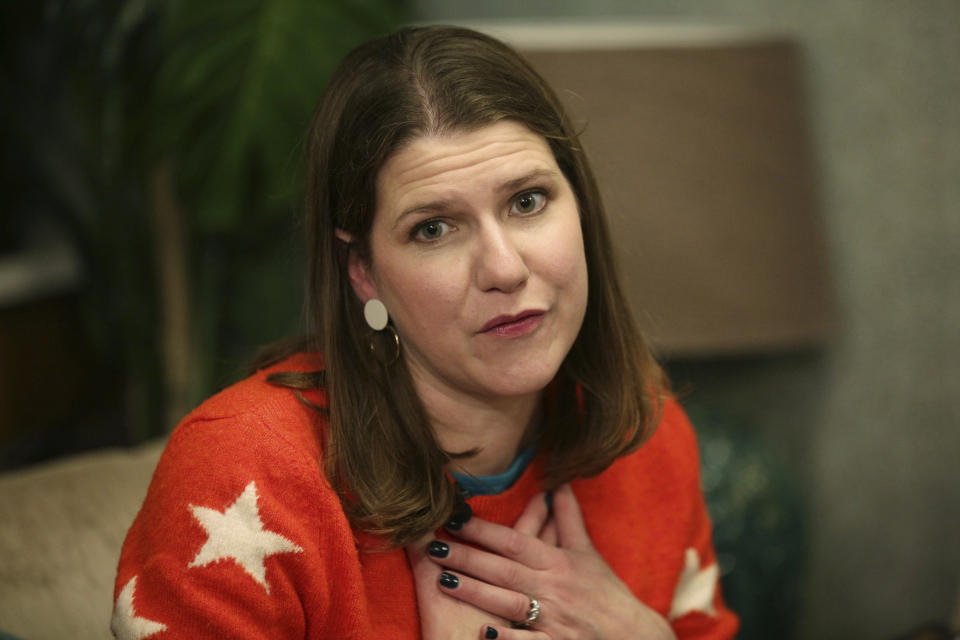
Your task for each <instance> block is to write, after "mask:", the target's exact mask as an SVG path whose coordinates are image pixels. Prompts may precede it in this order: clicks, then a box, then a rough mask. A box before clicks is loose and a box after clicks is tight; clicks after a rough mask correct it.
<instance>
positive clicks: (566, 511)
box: [553, 483, 593, 549]
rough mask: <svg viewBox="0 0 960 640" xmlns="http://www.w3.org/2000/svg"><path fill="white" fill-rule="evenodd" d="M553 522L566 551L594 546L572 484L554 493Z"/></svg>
mask: <svg viewBox="0 0 960 640" xmlns="http://www.w3.org/2000/svg"><path fill="white" fill-rule="evenodd" d="M553 520H554V521H555V522H556V526H557V540H558V542H559V543H560V546H561V547H563V548H566V549H588V548H590V547H592V546H593V544H592V543H591V542H590V536H589V535H588V534H587V528H586V525H584V524H583V514H582V513H581V512H580V503H579V502H577V496H575V495H574V493H573V489H572V488H571V487H570V484H569V483H568V484H564V485H562V486H561V487H560V488H559V489H557V490H556V491H554V492H553Z"/></svg>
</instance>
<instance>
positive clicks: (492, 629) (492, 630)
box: [483, 627, 500, 638]
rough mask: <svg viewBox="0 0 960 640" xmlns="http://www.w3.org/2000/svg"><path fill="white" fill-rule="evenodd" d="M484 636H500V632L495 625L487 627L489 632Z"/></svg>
mask: <svg viewBox="0 0 960 640" xmlns="http://www.w3.org/2000/svg"><path fill="white" fill-rule="evenodd" d="M483 637H484V638H498V637H500V634H499V633H498V632H497V630H496V629H494V628H493V627H487V632H486V633H485V634H483Z"/></svg>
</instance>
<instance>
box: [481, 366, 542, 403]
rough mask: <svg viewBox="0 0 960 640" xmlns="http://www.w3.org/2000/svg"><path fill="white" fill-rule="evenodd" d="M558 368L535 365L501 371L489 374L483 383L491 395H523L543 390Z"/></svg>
mask: <svg viewBox="0 0 960 640" xmlns="http://www.w3.org/2000/svg"><path fill="white" fill-rule="evenodd" d="M559 369H560V363H557V366H556V367H543V366H541V367H536V368H535V369H532V370H531V369H526V368H525V370H515V371H501V372H499V373H497V374H494V375H491V376H490V379H489V380H488V384H486V385H484V386H485V387H486V388H487V391H488V393H489V394H490V395H492V396H500V397H507V396H523V395H528V394H531V393H538V392H540V391H543V390H544V389H545V388H546V387H547V385H548V384H550V383H551V382H552V381H553V378H554V376H556V375H557V371H558V370H559Z"/></svg>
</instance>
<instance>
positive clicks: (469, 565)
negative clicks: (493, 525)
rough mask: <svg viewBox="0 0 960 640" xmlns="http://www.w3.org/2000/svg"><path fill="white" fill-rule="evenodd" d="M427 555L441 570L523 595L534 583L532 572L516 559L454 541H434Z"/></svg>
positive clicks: (532, 570) (533, 571) (533, 572)
mask: <svg viewBox="0 0 960 640" xmlns="http://www.w3.org/2000/svg"><path fill="white" fill-rule="evenodd" d="M530 539H531V540H536V538H530ZM427 554H428V556H429V557H430V559H431V560H433V561H434V562H435V563H436V564H438V565H440V566H441V567H443V568H444V569H451V570H455V571H456V572H457V573H461V574H467V575H469V576H472V577H474V578H478V579H480V580H483V581H484V582H487V583H490V584H492V585H495V586H497V587H503V588H505V589H510V590H513V591H519V592H521V593H527V592H528V591H529V590H530V589H531V588H532V587H533V585H534V582H535V575H534V574H535V570H534V569H531V568H529V567H527V566H526V565H524V564H523V563H521V562H518V561H516V560H511V559H509V558H504V557H502V556H499V555H497V554H496V553H491V552H489V551H486V550H484V549H475V548H474V547H471V546H469V545H465V544H457V543H456V542H450V543H449V544H448V543H446V542H441V541H439V540H436V541H434V542H431V543H430V546H429V547H428V548H427Z"/></svg>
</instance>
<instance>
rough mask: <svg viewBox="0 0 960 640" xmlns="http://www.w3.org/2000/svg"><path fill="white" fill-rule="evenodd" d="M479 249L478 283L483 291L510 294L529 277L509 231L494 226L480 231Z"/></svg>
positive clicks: (477, 250)
mask: <svg viewBox="0 0 960 640" xmlns="http://www.w3.org/2000/svg"><path fill="white" fill-rule="evenodd" d="M479 235H480V241H479V242H478V243H477V247H476V252H477V253H476V256H475V264H476V280H477V286H478V287H479V288H480V290H481V291H502V292H504V293H510V292H511V291H514V290H516V289H519V288H520V287H522V286H523V284H524V283H525V282H526V281H527V278H529V277H530V270H529V269H528V268H527V264H526V262H525V261H524V259H523V256H522V255H521V252H520V251H519V247H518V246H517V242H516V240H515V239H514V238H512V237H511V233H510V229H507V228H505V227H504V226H503V225H501V224H498V223H495V224H492V225H489V226H488V227H486V228H484V229H482V230H481V232H480V234H479Z"/></svg>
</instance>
